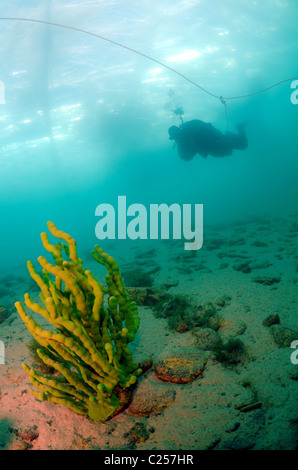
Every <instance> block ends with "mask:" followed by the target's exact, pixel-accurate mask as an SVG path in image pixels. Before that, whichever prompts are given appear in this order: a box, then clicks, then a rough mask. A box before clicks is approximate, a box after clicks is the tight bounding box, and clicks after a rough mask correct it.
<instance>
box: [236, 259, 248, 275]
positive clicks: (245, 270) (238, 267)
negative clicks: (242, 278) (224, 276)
mask: <svg viewBox="0 0 298 470" xmlns="http://www.w3.org/2000/svg"><path fill="white" fill-rule="evenodd" d="M233 269H234V270H235V271H241V272H242V273H245V274H248V273H250V272H251V268H250V266H249V263H247V262H245V263H240V264H234V266H233Z"/></svg>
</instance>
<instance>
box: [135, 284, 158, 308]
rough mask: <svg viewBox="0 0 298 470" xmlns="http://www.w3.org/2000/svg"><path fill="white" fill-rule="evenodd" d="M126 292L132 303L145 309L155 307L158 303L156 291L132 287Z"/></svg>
mask: <svg viewBox="0 0 298 470" xmlns="http://www.w3.org/2000/svg"><path fill="white" fill-rule="evenodd" d="M127 292H128V293H129V296H130V298H131V300H132V301H134V302H136V303H137V305H144V306H145V307H151V306H152V305H156V304H157V303H158V302H159V301H160V295H159V293H158V291H157V290H156V289H151V288H146V287H133V288H128V289H127Z"/></svg>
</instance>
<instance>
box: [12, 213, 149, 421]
mask: <svg viewBox="0 0 298 470" xmlns="http://www.w3.org/2000/svg"><path fill="white" fill-rule="evenodd" d="M47 225H48V229H49V231H50V232H51V234H52V235H53V236H54V237H55V238H59V239H60V240H63V242H57V243H54V244H53V243H50V241H49V238H48V235H47V234H46V233H42V234H41V239H42V243H43V246H44V248H45V249H46V250H47V251H48V252H49V253H50V254H51V255H52V257H53V259H54V263H53V264H51V263H50V262H49V261H47V259H46V258H44V257H43V256H40V257H39V258H38V261H39V264H40V265H41V267H42V268H43V273H42V276H41V275H39V274H38V273H37V272H36V271H35V268H34V266H33V263H32V262H31V261H29V262H28V264H27V266H28V270H29V273H30V275H31V277H32V278H33V279H34V281H35V282H36V283H37V284H38V286H39V288H40V290H41V293H40V299H41V302H42V303H39V302H40V301H39V302H37V301H36V299H35V298H34V300H32V299H31V297H30V296H29V294H25V304H26V306H27V308H28V309H30V310H32V311H33V312H35V313H36V314H38V315H41V316H42V317H43V318H45V319H46V320H47V321H48V322H49V323H50V324H51V325H52V327H51V328H50V329H46V328H44V327H41V326H40V325H38V323H37V322H36V321H35V319H34V318H33V317H32V316H31V315H30V314H28V313H27V312H26V311H25V309H24V307H23V306H22V304H21V303H20V302H16V304H15V306H16V309H17V311H18V313H19V315H20V317H21V318H22V320H23V321H24V322H25V324H26V326H27V328H28V330H29V331H30V333H31V334H32V336H33V337H34V338H35V339H36V341H37V342H38V343H39V344H40V345H41V346H42V348H43V349H38V350H37V353H38V355H39V357H40V358H41V360H42V361H43V362H44V363H45V364H47V365H49V366H51V367H52V368H54V369H55V370H56V375H55V376H53V377H51V376H48V375H47V376H46V375H41V374H38V373H37V372H36V371H35V370H34V369H32V368H30V367H29V366H28V365H27V364H24V369H25V371H26V372H27V373H28V375H29V377H30V381H31V382H32V383H33V385H34V387H35V388H36V389H37V390H35V391H34V390H33V391H32V393H33V394H34V395H35V396H36V397H37V398H38V399H39V400H42V401H50V402H53V403H58V404H60V405H63V406H67V407H69V408H70V409H72V410H73V411H75V412H76V413H79V414H84V415H87V416H89V417H90V418H91V419H93V420H95V421H105V420H106V419H108V418H109V416H111V415H112V414H114V413H115V411H116V410H117V408H118V406H119V399H118V397H117V395H115V393H114V390H115V388H116V387H123V388H128V387H130V386H132V385H133V384H134V383H135V382H136V380H137V377H138V376H139V375H140V373H141V372H142V371H141V370H140V369H137V365H136V364H134V363H133V360H132V354H131V351H130V349H129V348H128V343H129V342H130V341H132V340H133V339H134V336H135V333H136V331H137V329H138V326H139V318H138V313H137V307H136V304H135V303H134V302H131V301H130V298H129V295H128V293H127V291H126V290H125V287H124V285H123V282H122V277H121V274H120V271H119V266H118V264H117V262H116V261H115V260H114V259H113V258H112V257H111V256H109V255H107V254H106V253H104V252H103V250H102V249H101V248H100V247H99V246H96V247H95V251H94V252H92V256H93V257H94V259H95V260H96V261H97V262H99V263H100V264H102V265H103V266H104V267H105V268H106V269H107V271H108V274H107V276H106V285H103V284H102V283H100V282H98V280H97V279H96V278H95V277H94V275H93V274H92V273H91V271H90V270H85V269H84V267H83V262H82V260H81V258H79V257H78V256H77V247H76V241H75V240H74V239H73V238H72V237H71V236H70V235H68V234H67V233H65V232H63V231H62V230H58V229H57V227H56V226H55V225H54V224H53V222H48V224H47Z"/></svg>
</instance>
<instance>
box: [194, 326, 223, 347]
mask: <svg viewBox="0 0 298 470" xmlns="http://www.w3.org/2000/svg"><path fill="white" fill-rule="evenodd" d="M193 334H194V336H195V338H196V345H197V346H198V347H199V348H202V349H206V350H207V351H213V349H214V348H215V347H216V345H217V344H219V343H220V341H221V339H220V337H219V335H218V334H217V333H216V331H214V330H212V329H211V328H196V329H195V330H194V332H193Z"/></svg>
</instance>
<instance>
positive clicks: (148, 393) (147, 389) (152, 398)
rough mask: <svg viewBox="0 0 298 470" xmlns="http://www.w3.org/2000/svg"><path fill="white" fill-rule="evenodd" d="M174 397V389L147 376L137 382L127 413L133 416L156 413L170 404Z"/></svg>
mask: <svg viewBox="0 0 298 470" xmlns="http://www.w3.org/2000/svg"><path fill="white" fill-rule="evenodd" d="M175 397H176V392H175V390H173V389H172V388H168V387H166V386H165V385H164V384H160V383H158V382H157V381H155V382H153V381H152V380H150V379H148V378H147V379H145V380H143V382H140V383H139V385H138V388H137V390H136V392H135V395H134V397H133V400H132V403H131V404H130V406H129V407H128V408H127V413H129V414H130V415H133V416H150V415H153V414H157V413H160V412H161V411H163V410H164V409H165V408H167V407H168V406H170V405H172V404H173V403H174V401H175Z"/></svg>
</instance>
